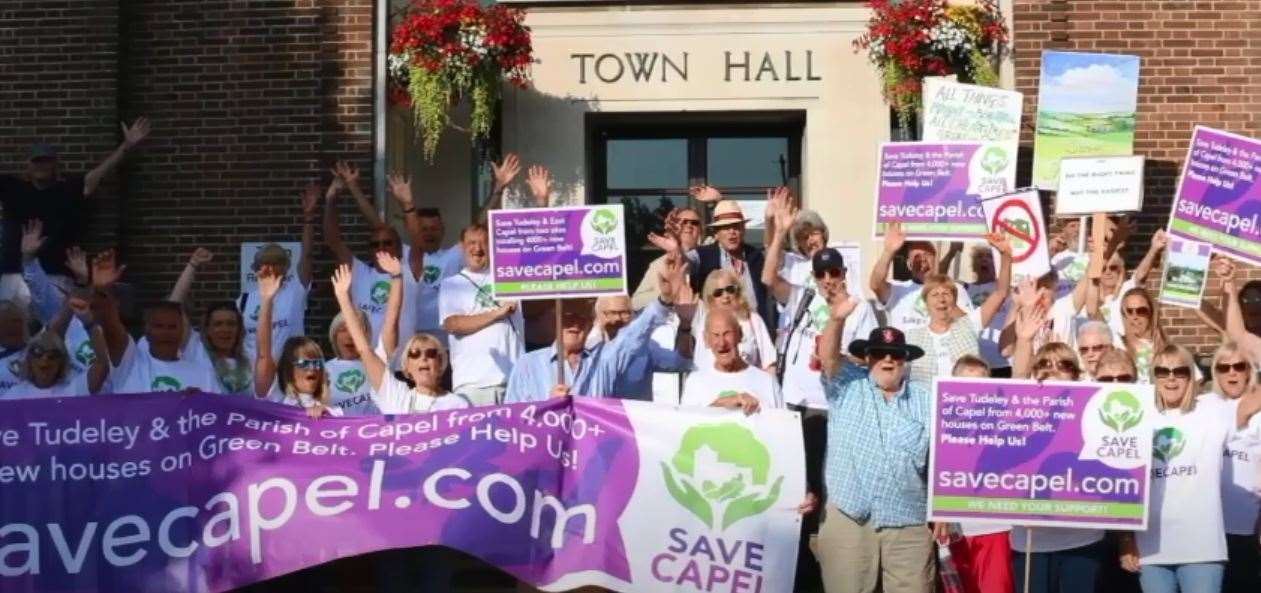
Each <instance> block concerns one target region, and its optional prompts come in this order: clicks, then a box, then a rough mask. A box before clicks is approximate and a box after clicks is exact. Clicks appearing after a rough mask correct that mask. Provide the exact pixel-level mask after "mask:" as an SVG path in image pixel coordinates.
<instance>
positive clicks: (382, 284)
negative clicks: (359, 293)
mask: <svg viewBox="0 0 1261 593" xmlns="http://www.w3.org/2000/svg"><path fill="white" fill-rule="evenodd" d="M368 298H370V299H372V302H373V303H376V304H378V305H384V304H385V301H386V300H388V299H389V298H390V283H389V282H386V281H385V280H378V281H377V283H376V284H373V285H372V294H371V295H369V297H368Z"/></svg>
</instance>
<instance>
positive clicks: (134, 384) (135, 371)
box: [111, 338, 220, 393]
mask: <svg viewBox="0 0 1261 593" xmlns="http://www.w3.org/2000/svg"><path fill="white" fill-rule="evenodd" d="M112 376H113V377H114V378H113V380H112V381H111V382H112V384H113V391H114V393H148V392H151V391H184V390H186V389H194V388H195V389H199V390H201V391H205V392H207V393H217V392H219V391H220V389H219V377H217V376H216V375H215V369H214V367H213V366H210V365H209V364H207V363H206V362H205V361H204V360H197V359H196V357H182V358H180V359H178V360H173V361H166V360H158V359H156V358H154V357H153V356H152V355H151V354H150V353H149V348H148V346H147V345H146V346H145V347H144V348H141V347H138V346H137V345H136V342H135V341H134V340H132V339H130V338H128V342H127V350H126V352H124V353H123V359H122V361H121V362H119V364H118V366H117V367H115V368H114V369H113V371H112Z"/></svg>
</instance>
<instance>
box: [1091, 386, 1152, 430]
mask: <svg viewBox="0 0 1261 593" xmlns="http://www.w3.org/2000/svg"><path fill="white" fill-rule="evenodd" d="M1099 419H1100V420H1102V421H1103V425H1104V426H1107V427H1108V428H1111V429H1112V430H1115V431H1117V432H1125V431H1127V430H1129V429H1131V428H1134V427H1135V426H1138V423H1139V422H1142V421H1143V405H1142V404H1140V403H1139V401H1138V398H1137V397H1134V394H1132V393H1130V392H1128V391H1113V392H1112V393H1109V394H1108V399H1106V400H1104V402H1103V405H1102V406H1100V407H1099Z"/></svg>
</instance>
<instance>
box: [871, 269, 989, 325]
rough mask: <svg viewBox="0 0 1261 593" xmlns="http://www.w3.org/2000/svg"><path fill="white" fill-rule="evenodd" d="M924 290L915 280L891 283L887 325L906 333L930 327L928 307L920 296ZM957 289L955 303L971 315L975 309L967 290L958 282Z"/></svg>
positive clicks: (887, 304) (886, 306)
mask: <svg viewBox="0 0 1261 593" xmlns="http://www.w3.org/2000/svg"><path fill="white" fill-rule="evenodd" d="M923 288H924V285H922V284H919V283H916V282H915V281H913V280H894V281H892V282H890V283H889V302H888V303H886V304H885V305H884V310H885V312H886V313H887V325H891V326H893V327H896V328H898V329H900V330H902V331H903V332H904V333H905V332H906V331H907V330H909V329H911V328H916V327H923V326H925V325H928V306H927V305H925V304H924V299H923V297H921V296H920V292H921V291H922V290H923ZM955 289H956V290H955V292H956V294H957V298H955V303H956V304H957V305H958V306H959V308H960V309H963V312H964V313H971V312H972V309H973V307H972V301H971V300H969V299H968V291H967V289H966V288H964V287H963V285H962V284H959V283H958V282H956V283H955Z"/></svg>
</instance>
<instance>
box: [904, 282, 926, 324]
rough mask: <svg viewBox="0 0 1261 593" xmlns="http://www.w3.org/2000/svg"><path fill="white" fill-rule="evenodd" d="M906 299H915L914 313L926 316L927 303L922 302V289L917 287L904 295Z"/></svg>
mask: <svg viewBox="0 0 1261 593" xmlns="http://www.w3.org/2000/svg"><path fill="white" fill-rule="evenodd" d="M906 298H908V299H915V300H914V301H913V302H914V303H915V307H914V309H915V314H916V315H917V316H919V317H928V303H925V302H924V289H923V288H917V289H915V292H913V293H911V294H909V295H907V296H906Z"/></svg>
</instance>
